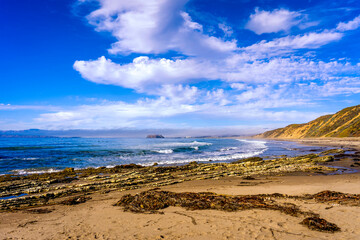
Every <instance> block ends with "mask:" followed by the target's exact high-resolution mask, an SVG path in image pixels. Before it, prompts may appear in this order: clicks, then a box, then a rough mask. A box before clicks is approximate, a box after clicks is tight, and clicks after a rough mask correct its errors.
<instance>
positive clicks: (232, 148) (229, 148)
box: [220, 147, 238, 152]
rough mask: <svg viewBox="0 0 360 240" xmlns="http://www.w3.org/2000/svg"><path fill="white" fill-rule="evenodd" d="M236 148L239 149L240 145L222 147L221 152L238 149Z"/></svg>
mask: <svg viewBox="0 0 360 240" xmlns="http://www.w3.org/2000/svg"><path fill="white" fill-rule="evenodd" d="M236 149H238V147H227V148H222V149H220V152H226V151H230V150H236Z"/></svg>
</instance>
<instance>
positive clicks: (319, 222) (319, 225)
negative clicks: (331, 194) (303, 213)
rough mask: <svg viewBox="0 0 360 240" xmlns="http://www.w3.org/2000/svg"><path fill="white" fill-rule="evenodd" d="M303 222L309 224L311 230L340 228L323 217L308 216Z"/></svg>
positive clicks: (335, 230) (332, 230) (338, 229)
mask: <svg viewBox="0 0 360 240" xmlns="http://www.w3.org/2000/svg"><path fill="white" fill-rule="evenodd" d="M301 224H303V225H305V226H307V227H308V228H310V229H311V230H317V231H323V232H337V231H340V228H339V227H338V226H336V224H334V223H329V222H328V221H326V220H325V219H323V218H319V217H308V218H305V219H304V220H303V221H302V222H301Z"/></svg>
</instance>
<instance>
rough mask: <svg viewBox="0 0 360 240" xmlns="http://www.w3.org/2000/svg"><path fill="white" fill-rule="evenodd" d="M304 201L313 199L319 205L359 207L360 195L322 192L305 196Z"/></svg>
mask: <svg viewBox="0 0 360 240" xmlns="http://www.w3.org/2000/svg"><path fill="white" fill-rule="evenodd" d="M303 198H304V199H314V200H315V201H316V202H320V203H338V204H341V205H354V206H360V194H350V193H341V192H335V191H329V190H326V191H322V192H319V193H316V194H313V195H311V194H306V195H305V196H304V197H303Z"/></svg>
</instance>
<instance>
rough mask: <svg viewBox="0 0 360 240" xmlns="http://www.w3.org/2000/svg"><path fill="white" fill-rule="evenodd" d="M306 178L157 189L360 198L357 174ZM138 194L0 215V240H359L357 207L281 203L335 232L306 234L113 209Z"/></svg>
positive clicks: (218, 216)
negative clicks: (306, 213) (332, 193)
mask: <svg viewBox="0 0 360 240" xmlns="http://www.w3.org/2000/svg"><path fill="white" fill-rule="evenodd" d="M320 144H321V143H320ZM311 175H313V174H310V175H309V176H304V174H302V176H280V177H257V178H256V180H243V179H242V178H241V177H226V178H221V179H218V180H196V181H191V182H184V183H180V184H176V185H172V186H166V187H162V188H161V189H162V190H168V191H174V192H185V191H188V192H204V191H205V192H209V191H210V192H215V193H218V194H230V195H243V194H244V195H245V194H246V195H247V194H260V193H283V194H290V195H300V194H305V193H309V194H314V193H317V192H320V191H323V190H332V191H340V192H344V193H355V194H360V173H354V174H345V175H327V176H318V175H313V176H311ZM144 190H146V189H141V190H133V191H126V192H110V193H107V194H93V195H92V199H91V200H89V201H87V202H86V203H83V204H79V205H75V206H64V205H55V206H48V207H42V208H47V209H50V210H52V212H50V213H45V214H35V213H29V212H26V211H15V212H3V213H0V229H1V231H0V239H37V240H39V239H354V240H355V239H360V207H351V206H342V205H338V204H324V203H316V202H314V201H302V200H284V201H288V202H293V203H295V204H296V205H298V206H300V207H301V210H304V211H313V212H315V213H318V214H320V216H321V217H322V218H325V219H326V220H328V221H329V222H332V223H335V224H337V225H338V226H339V227H340V228H341V232H336V233H325V232H318V231H314V230H310V229H308V228H307V227H306V226H303V225H301V224H299V223H300V222H301V221H302V219H303V217H292V216H289V215H285V214H283V213H281V212H278V211H273V210H245V211H238V212H222V211H216V210H196V211H188V210H185V209H183V208H180V207H170V208H167V209H164V214H139V213H131V212H124V211H123V210H122V208H121V207H115V206H113V204H114V203H116V202H117V201H118V200H119V199H120V198H121V196H123V195H124V194H127V193H131V194H135V193H138V192H140V191H144Z"/></svg>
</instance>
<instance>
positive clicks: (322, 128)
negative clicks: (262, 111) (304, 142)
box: [255, 105, 360, 138]
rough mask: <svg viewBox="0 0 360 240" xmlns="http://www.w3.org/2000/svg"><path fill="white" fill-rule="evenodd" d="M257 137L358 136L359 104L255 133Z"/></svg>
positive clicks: (359, 129)
mask: <svg viewBox="0 0 360 240" xmlns="http://www.w3.org/2000/svg"><path fill="white" fill-rule="evenodd" d="M255 137H257V138H312V137H360V105H357V106H354V107H348V108H345V109H343V110H341V111H339V112H337V113H335V114H330V115H325V116H321V117H319V118H317V119H315V120H313V121H311V122H308V123H304V124H291V125H289V126H287V127H284V128H278V129H275V130H272V131H267V132H264V133H262V134H259V135H256V136H255Z"/></svg>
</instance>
